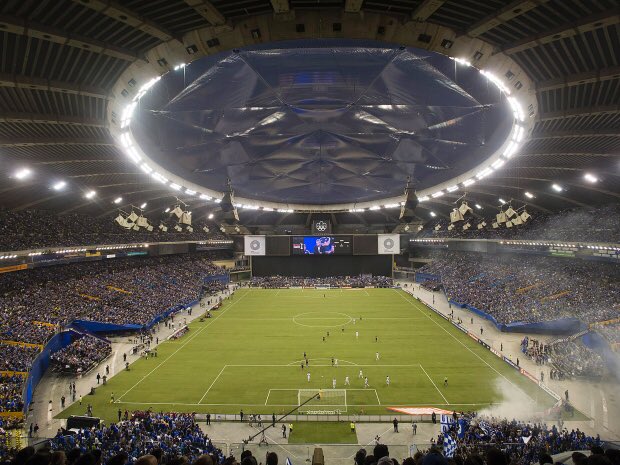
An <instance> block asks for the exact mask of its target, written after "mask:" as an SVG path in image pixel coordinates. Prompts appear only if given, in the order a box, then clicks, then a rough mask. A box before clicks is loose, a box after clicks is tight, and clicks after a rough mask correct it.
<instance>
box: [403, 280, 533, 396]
mask: <svg viewBox="0 0 620 465" xmlns="http://www.w3.org/2000/svg"><path fill="white" fill-rule="evenodd" d="M394 291H395V292H396V293H397V294H398V295H399V296H400V297H401V298H402V299H403V300H404V301H405V302H409V304H410V305H413V307H414V308H415V309H416V310H417V311H419V312H420V313H422V314H423V315H425V316H426V317H427V318H428V319H429V320H431V321H432V322H433V323H435V324H436V325H437V326H439V327H440V328H441V329H442V330H443V331H444V332H445V333H446V334H448V335H449V336H450V337H451V338H452V339H454V340H455V341H456V342H458V343H459V344H461V345H462V346H463V347H465V348H466V349H467V350H468V351H469V352H471V353H472V354H473V355H474V356H475V357H477V358H478V359H479V360H480V361H481V362H482V363H484V364H485V365H486V366H488V367H489V368H490V369H491V370H493V371H494V372H495V373H497V374H498V375H500V376H501V377H502V378H504V379H505V380H506V381H508V383H510V385H511V386H513V387H515V388H516V389H518V390H519V391H521V392H522V393H523V394H525V395H526V396H527V397H529V398H530V399H531V400H532V402H534V398H533V397H532V396H530V395H529V394H528V393H527V392H525V391H524V390H523V389H521V388H520V387H519V386H517V385H516V384H514V383H513V382H512V381H510V380H509V379H508V378H506V377H505V376H504V375H503V374H501V373H500V372H499V371H497V370H496V369H495V368H493V367H492V366H491V365H489V363H488V362H487V361H486V360H485V359H483V358H482V357H481V356H480V355H478V354H477V353H476V352H474V351H473V350H471V349H470V348H469V347H467V346H466V345H465V344H463V342H462V341H459V340H458V339H457V337H456V336H455V335H454V334H452V333H451V332H450V331H448V330H447V329H446V328H444V327H443V326H441V325H440V324H439V323H437V322H436V321H435V320H434V319H433V318H432V317H431V316H429V315H427V314H426V313H425V312H424V311H422V310H421V309H419V308H418V306H417V305H415V302H414V301H412V300H409V299H407V298H405V297H404V296H403V295H402V294H401V293H400V292H399V291H398V290H397V289H394ZM402 292H404V291H402ZM407 295H410V294H407Z"/></svg>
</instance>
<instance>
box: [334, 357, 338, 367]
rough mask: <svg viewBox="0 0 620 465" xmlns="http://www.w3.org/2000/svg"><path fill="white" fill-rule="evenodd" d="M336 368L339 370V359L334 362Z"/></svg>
mask: <svg viewBox="0 0 620 465" xmlns="http://www.w3.org/2000/svg"><path fill="white" fill-rule="evenodd" d="M334 366H335V367H336V368H338V359H335V360H334Z"/></svg>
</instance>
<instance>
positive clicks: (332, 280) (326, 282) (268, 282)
mask: <svg viewBox="0 0 620 465" xmlns="http://www.w3.org/2000/svg"><path fill="white" fill-rule="evenodd" d="M392 284H393V283H392V278H388V277H387V276H372V275H359V276H331V277H326V278H308V277H303V276H265V277H256V276H255V277H252V280H251V282H250V286H252V287H262V288H265V289H276V288H286V287H315V286H329V287H369V286H372V287H391V286H392Z"/></svg>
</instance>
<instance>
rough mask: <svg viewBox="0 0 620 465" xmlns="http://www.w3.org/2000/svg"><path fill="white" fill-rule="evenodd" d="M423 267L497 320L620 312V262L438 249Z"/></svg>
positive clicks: (604, 316) (591, 318) (593, 318)
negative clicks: (611, 262)
mask: <svg viewBox="0 0 620 465" xmlns="http://www.w3.org/2000/svg"><path fill="white" fill-rule="evenodd" d="M434 256H435V259H434V260H433V261H432V262H431V263H429V264H426V265H424V266H423V267H421V268H420V269H419V270H418V271H420V272H423V273H430V274H433V275H437V276H439V277H440V280H441V283H442V284H443V287H444V290H445V293H446V295H447V296H448V297H449V298H450V299H452V300H453V301H456V302H458V303H461V304H469V305H471V306H473V307H475V308H477V309H480V310H483V311H484V312H486V313H489V314H490V315H492V316H493V317H494V318H495V319H496V320H497V321H498V323H506V324H507V323H512V322H528V323H532V322H540V321H547V320H555V319H559V318H565V317H576V318H579V319H581V320H582V321H583V322H585V323H593V322H597V321H604V320H608V319H612V318H617V317H618V316H619V315H620V307H619V302H620V268H619V267H618V266H617V265H616V264H607V263H599V262H588V261H582V260H566V259H563V258H555V257H541V256H524V255H507V256H503V255H493V256H487V254H481V253H462V252H443V251H442V252H439V253H437V254H435V255H434Z"/></svg>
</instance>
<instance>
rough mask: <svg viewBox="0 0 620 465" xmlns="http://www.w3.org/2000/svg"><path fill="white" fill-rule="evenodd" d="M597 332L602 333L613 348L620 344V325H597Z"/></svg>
mask: <svg viewBox="0 0 620 465" xmlns="http://www.w3.org/2000/svg"><path fill="white" fill-rule="evenodd" d="M596 330H597V331H598V332H599V333H601V334H602V335H603V337H604V338H605V339H607V340H608V341H609V343H610V344H612V346H617V345H618V344H620V323H615V324H609V325H597V327H596Z"/></svg>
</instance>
